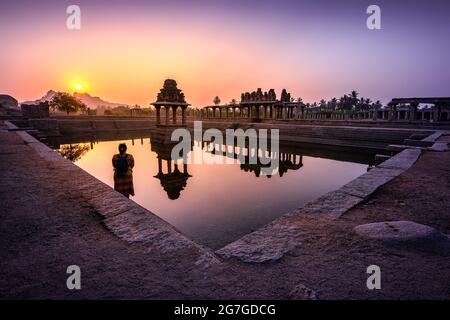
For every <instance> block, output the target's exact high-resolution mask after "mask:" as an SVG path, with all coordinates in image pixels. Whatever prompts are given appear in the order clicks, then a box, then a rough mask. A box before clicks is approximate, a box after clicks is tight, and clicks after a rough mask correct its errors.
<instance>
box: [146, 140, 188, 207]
mask: <svg viewBox="0 0 450 320" xmlns="http://www.w3.org/2000/svg"><path fill="white" fill-rule="evenodd" d="M173 146H175V144H167V143H165V142H164V141H158V139H152V143H151V148H152V151H153V152H156V154H157V158H158V173H157V174H156V175H155V176H154V177H155V178H156V179H159V180H160V183H161V186H162V187H163V189H164V191H166V193H167V196H168V197H169V199H171V200H176V199H178V198H179V197H180V195H181V191H183V190H184V188H185V187H186V185H187V180H188V179H189V178H190V177H192V176H191V175H190V174H189V172H188V166H187V164H184V163H183V164H182V166H183V168H182V170H181V168H180V166H179V165H178V164H177V163H176V161H175V160H173V159H172V156H171V152H172V148H173Z"/></svg>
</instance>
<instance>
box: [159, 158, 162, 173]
mask: <svg viewBox="0 0 450 320" xmlns="http://www.w3.org/2000/svg"><path fill="white" fill-rule="evenodd" d="M158 174H162V159H161V158H160V157H158Z"/></svg>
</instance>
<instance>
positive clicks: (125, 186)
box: [112, 143, 134, 198]
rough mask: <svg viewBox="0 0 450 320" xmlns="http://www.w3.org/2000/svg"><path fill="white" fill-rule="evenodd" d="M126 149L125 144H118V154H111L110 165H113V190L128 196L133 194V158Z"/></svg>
mask: <svg viewBox="0 0 450 320" xmlns="http://www.w3.org/2000/svg"><path fill="white" fill-rule="evenodd" d="M126 151H127V145H126V144H125V143H121V144H119V154H115V155H114V156H113V158H112V165H113V167H114V190H116V191H118V192H120V193H121V194H123V195H124V196H125V197H127V198H129V197H130V195H132V196H134V187H133V167H134V158H133V156H132V155H131V154H128V153H126Z"/></svg>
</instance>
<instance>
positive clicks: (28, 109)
mask: <svg viewBox="0 0 450 320" xmlns="http://www.w3.org/2000/svg"><path fill="white" fill-rule="evenodd" d="M20 108H21V110H22V115H23V116H24V117H25V118H28V119H39V118H48V117H49V116H50V111H49V105H48V102H41V103H39V104H23V103H22V104H21V105H20Z"/></svg>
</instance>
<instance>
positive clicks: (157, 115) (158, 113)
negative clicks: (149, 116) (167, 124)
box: [155, 106, 161, 125]
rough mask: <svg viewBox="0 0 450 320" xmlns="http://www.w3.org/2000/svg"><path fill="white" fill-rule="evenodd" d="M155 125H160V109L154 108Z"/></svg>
mask: <svg viewBox="0 0 450 320" xmlns="http://www.w3.org/2000/svg"><path fill="white" fill-rule="evenodd" d="M155 108H156V124H157V125H158V124H161V107H160V106H156V107H155Z"/></svg>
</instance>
